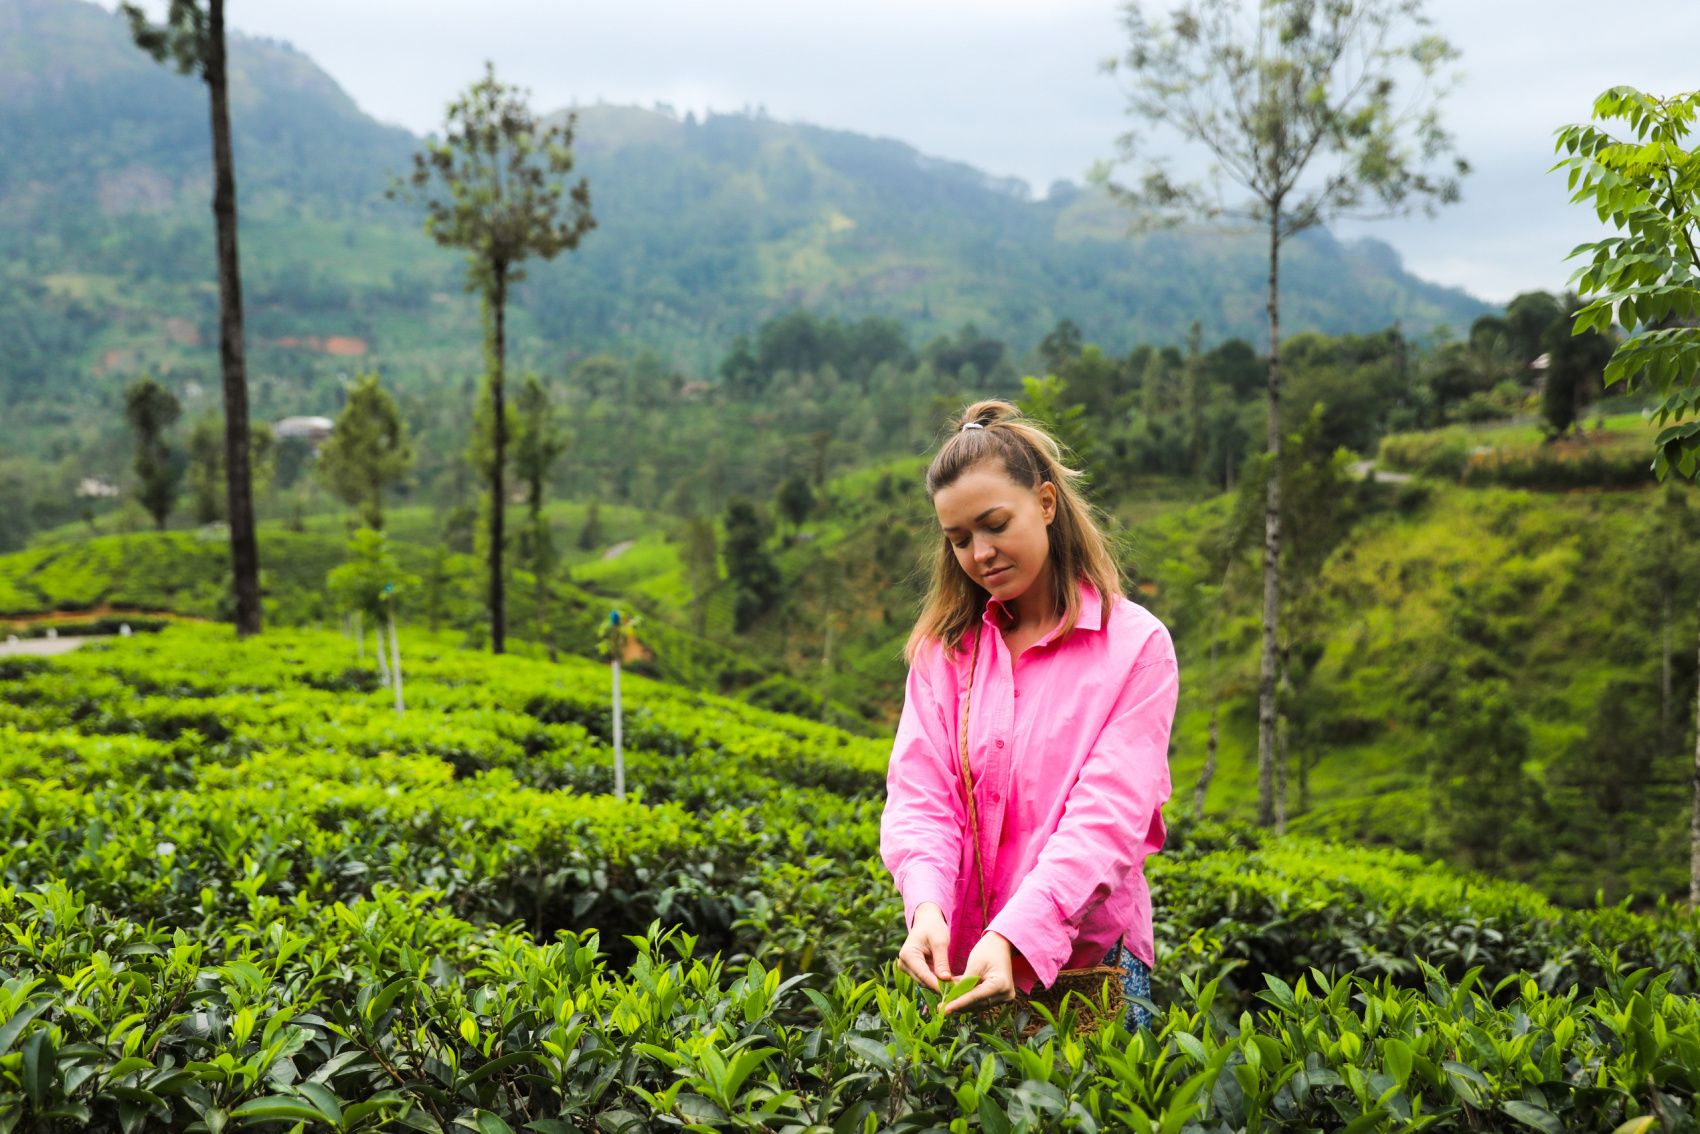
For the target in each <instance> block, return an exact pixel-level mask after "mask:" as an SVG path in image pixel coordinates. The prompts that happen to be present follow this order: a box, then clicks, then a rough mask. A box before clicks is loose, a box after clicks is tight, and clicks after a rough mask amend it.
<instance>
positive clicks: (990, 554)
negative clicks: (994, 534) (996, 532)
mask: <svg viewBox="0 0 1700 1134" xmlns="http://www.w3.org/2000/svg"><path fill="white" fill-rule="evenodd" d="M997 553H998V549H997V548H995V547H993V546H992V541H991V539H990V538H989V537H987V536H985V535H977V536H975V537H974V562H976V563H982V564H987V563H990V562H991V561H992V560H993V559H994V558H995V557H996V556H997Z"/></svg>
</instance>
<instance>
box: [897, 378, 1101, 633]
mask: <svg viewBox="0 0 1700 1134" xmlns="http://www.w3.org/2000/svg"><path fill="white" fill-rule="evenodd" d="M969 425H978V426H980V427H981V428H977V429H970V428H964V427H965V426H969ZM987 461H996V462H997V463H999V464H1001V465H1002V466H1003V469H1004V472H1005V473H1006V474H1007V475H1008V476H1009V479H1011V480H1013V481H1014V482H1015V483H1017V484H1019V485H1021V486H1022V487H1024V488H1037V487H1039V485H1041V484H1043V483H1045V482H1046V481H1049V482H1050V483H1051V484H1052V485H1053V486H1055V488H1056V492H1057V511H1056V515H1055V516H1054V517H1053V518H1052V520H1051V523H1050V524H1049V525H1048V527H1047V528H1046V537H1047V539H1048V540H1049V541H1050V559H1051V591H1052V596H1051V597H1052V601H1053V603H1054V605H1055V608H1056V609H1057V610H1059V611H1061V612H1062V625H1061V628H1060V630H1059V631H1058V634H1057V637H1059V638H1061V637H1064V636H1066V635H1067V634H1069V633H1071V632H1072V631H1073V630H1074V627H1075V624H1076V623H1077V622H1078V621H1079V620H1080V588H1079V584H1080V582H1081V581H1082V580H1084V581H1085V582H1088V583H1090V584H1092V586H1093V587H1094V588H1096V589H1097V591H1098V595H1099V597H1100V599H1101V600H1102V603H1103V609H1102V612H1101V618H1102V621H1103V622H1105V623H1107V622H1108V621H1109V617H1110V607H1111V606H1112V605H1113V604H1114V602H1115V596H1117V595H1119V594H1122V581H1121V570H1120V569H1119V568H1118V567H1117V566H1116V560H1115V556H1114V555H1112V554H1111V553H1110V546H1109V540H1108V539H1107V538H1106V537H1105V535H1104V531H1103V528H1102V526H1101V525H1100V523H1099V520H1098V516H1097V513H1096V511H1095V509H1094V508H1093V507H1092V505H1091V504H1089V503H1088V502H1087V500H1086V496H1085V494H1084V493H1083V492H1081V490H1080V487H1079V485H1078V481H1079V480H1080V479H1081V477H1082V475H1083V474H1082V473H1081V472H1080V470H1078V469H1071V468H1069V467H1068V466H1067V465H1065V464H1064V463H1063V457H1062V446H1061V445H1059V444H1057V440H1056V438H1054V437H1052V436H1051V435H1050V433H1048V432H1047V431H1046V430H1045V428H1044V427H1043V426H1042V425H1040V424H1038V423H1036V422H1034V421H1032V420H1031V419H1029V418H1025V417H1022V416H1021V413H1020V411H1019V410H1017V409H1016V408H1015V407H1014V406H1012V405H1010V404H1009V403H1008V402H999V401H985V402H975V403H974V404H973V405H971V406H969V407H968V408H967V409H965V410H963V411H962V416H961V417H960V418H959V419H958V420H957V422H956V430H955V432H954V433H953V434H952V435H951V436H950V437H948V438H947V439H946V440H945V442H944V444H943V445H941V446H940V447H939V451H938V455H937V456H935V457H934V458H933V461H932V464H930V465H928V466H927V498H928V499H929V500H931V499H932V498H933V497H934V496H936V495H937V494H938V493H939V492H940V491H941V490H943V489H945V488H948V487H950V486H951V485H952V484H955V483H956V481H957V478H959V477H961V476H962V474H963V473H965V472H967V471H968V470H969V469H971V468H974V467H975V466H977V465H980V464H983V463H985V462H987ZM990 597H991V592H990V591H988V590H986V588H984V587H982V586H981V585H980V584H979V583H978V582H977V581H976V580H974V579H973V578H972V577H971V576H970V575H969V574H968V573H967V572H966V571H964V570H963V569H962V566H961V564H959V563H957V561H956V555H955V553H954V552H953V551H952V549H951V546H950V540H948V539H947V538H945V536H944V534H943V533H942V532H941V533H940V534H939V542H938V549H937V551H936V552H935V553H934V555H933V560H932V571H931V578H930V580H929V581H928V584H927V597H926V600H925V601H924V602H923V603H922V604H921V614H920V617H919V618H917V619H916V620H915V628H914V630H912V631H910V633H909V641H908V642H907V643H906V644H905V645H904V647H903V658H904V660H905V661H907V662H911V663H912V662H913V661H914V660H915V653H916V651H917V650H919V649H920V648H921V646H922V645H923V644H924V643H926V642H927V641H929V640H937V641H939V642H940V643H942V644H943V645H944V646H945V647H946V648H947V649H949V650H952V651H957V650H961V649H963V648H964V639H966V638H967V636H968V631H969V630H970V629H972V628H973V627H974V626H975V625H976V624H977V623H978V622H979V621H980V618H981V616H982V614H983V613H984V611H985V609H986V600H987V599H989V598H990Z"/></svg>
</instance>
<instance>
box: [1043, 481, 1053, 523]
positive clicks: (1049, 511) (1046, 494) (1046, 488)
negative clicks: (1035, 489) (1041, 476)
mask: <svg viewBox="0 0 1700 1134" xmlns="http://www.w3.org/2000/svg"><path fill="white" fill-rule="evenodd" d="M1039 512H1040V514H1041V515H1042V516H1044V517H1045V523H1046V525H1047V526H1048V525H1049V524H1050V522H1051V521H1052V520H1054V519H1056V518H1057V486H1056V485H1054V484H1052V483H1051V482H1050V481H1048V480H1047V481H1045V482H1044V483H1043V484H1041V485H1040V486H1039Z"/></svg>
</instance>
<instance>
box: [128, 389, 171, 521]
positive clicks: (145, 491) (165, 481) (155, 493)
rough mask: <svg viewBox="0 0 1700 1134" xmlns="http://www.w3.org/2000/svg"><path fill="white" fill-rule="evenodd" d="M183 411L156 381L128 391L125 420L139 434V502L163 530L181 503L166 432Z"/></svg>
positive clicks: (137, 472)
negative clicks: (175, 504)
mask: <svg viewBox="0 0 1700 1134" xmlns="http://www.w3.org/2000/svg"><path fill="white" fill-rule="evenodd" d="M182 412H183V407H182V406H181V405H180V404H179V403H178V401H177V399H176V397H175V396H173V395H172V393H171V391H170V390H167V389H166V388H165V387H164V386H162V385H160V384H159V382H158V381H157V380H156V379H153V378H138V379H136V380H135V381H134V382H132V383H130V386H129V388H128V389H126V390H125V391H124V417H125V419H126V420H127V421H128V422H129V423H130V429H131V430H132V431H133V432H134V433H135V434H136V499H138V500H140V501H141V503H142V507H143V508H146V509H147V512H148V515H150V516H152V517H153V524H154V527H155V528H157V529H158V530H160V531H164V530H165V521H166V518H167V517H168V516H170V515H171V506H172V505H173V504H174V503H176V501H177V481H178V477H179V475H180V470H179V469H178V467H177V464H176V462H174V461H173V460H172V459H171V450H170V448H168V447H167V446H166V443H165V431H166V430H167V429H169V428H170V427H171V424H172V422H174V421H176V420H177V417H178V415H179V414H181V413H182Z"/></svg>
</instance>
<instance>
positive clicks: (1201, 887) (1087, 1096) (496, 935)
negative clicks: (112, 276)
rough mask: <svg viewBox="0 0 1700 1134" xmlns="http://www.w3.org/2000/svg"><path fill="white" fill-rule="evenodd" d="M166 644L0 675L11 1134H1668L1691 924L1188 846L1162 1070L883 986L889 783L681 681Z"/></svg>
mask: <svg viewBox="0 0 1700 1134" xmlns="http://www.w3.org/2000/svg"><path fill="white" fill-rule="evenodd" d="M409 651H410V652H409V655H408V656H407V657H406V658H405V659H404V661H405V667H406V671H407V699H408V710H407V713H406V714H405V715H403V716H400V717H398V716H397V715H396V714H395V712H394V710H393V708H392V707H391V703H390V695H389V693H388V691H386V690H379V689H375V688H373V682H372V680H371V678H370V676H369V675H368V674H366V673H365V672H364V671H360V670H358V669H353V668H351V667H350V666H349V664H348V662H349V660H350V659H349V652H350V650H349V644H348V643H347V642H345V641H343V640H342V639H340V638H337V637H335V636H333V635H315V634H308V633H302V634H289V633H273V634H268V635H267V636H266V637H265V638H264V639H263V640H259V641H252V642H246V643H236V642H233V641H232V640H231V639H230V638H229V637H228V631H226V630H223V629H217V628H213V629H209V628H189V627H179V628H173V629H170V630H168V631H165V632H163V633H161V634H159V635H157V636H145V637H138V638H133V639H129V640H127V641H125V642H123V643H121V644H119V643H113V644H110V645H105V644H100V645H92V646H88V647H85V648H84V649H82V650H80V651H77V652H75V653H72V654H69V655H66V656H64V657H62V658H58V659H54V660H53V661H51V662H48V661H39V660H28V661H25V660H21V659H11V660H5V661H0V1134H4V1132H6V1131H10V1130H67V1131H69V1130H79V1129H88V1128H93V1129H100V1130H119V1131H127V1132H128V1131H151V1130H206V1131H218V1130H221V1129H225V1128H232V1129H235V1128H255V1129H269V1130H280V1131H281V1130H289V1129H297V1128H299V1129H302V1130H304V1131H305V1130H366V1129H380V1128H382V1129H418V1130H440V1131H448V1130H450V1129H454V1128H461V1129H473V1130H481V1131H502V1130H527V1129H529V1130H534V1131H539V1132H552V1131H565V1130H601V1131H624V1130H633V1131H635V1130H649V1129H666V1128H691V1129H713V1130H721V1129H771V1130H796V1131H804V1130H821V1131H825V1130H833V1131H848V1130H927V1129H940V1130H947V1129H948V1130H958V1131H966V1130H972V1129H984V1130H989V1131H1002V1130H1007V1129H1034V1130H1037V1129H1080V1130H1098V1129H1121V1128H1132V1129H1136V1130H1168V1131H1182V1130H1198V1131H1213V1130H1220V1129H1234V1130H1237V1129H1265V1128H1276V1127H1279V1128H1282V1129H1354V1130H1369V1129H1418V1128H1433V1129H1447V1130H1450V1129H1458V1130H1484V1129H1495V1130H1497V1129H1505V1130H1513V1129H1517V1130H1521V1129H1530V1128H1533V1129H1539V1130H1558V1129H1565V1128H1580V1127H1587V1128H1599V1129H1607V1130H1610V1129H1613V1128H1615V1127H1617V1126H1619V1125H1620V1124H1624V1123H1629V1124H1630V1129H1631V1130H1653V1129H1692V1128H1694V1126H1695V1118H1694V1105H1695V1104H1694V1098H1695V1094H1696V1091H1697V1090H1700V1008H1697V1006H1696V1001H1695V999H1694V992H1695V989H1696V983H1697V976H1696V954H1695V946H1694V940H1695V931H1696V928H1697V926H1696V921H1695V918H1694V917H1693V916H1692V915H1691V914H1688V913H1686V912H1680V911H1675V910H1663V909H1661V910H1658V911H1654V912H1653V913H1650V914H1645V915H1644V914H1638V913H1632V912H1630V911H1628V910H1627V909H1625V908H1620V907H1610V908H1605V909H1597V910H1586V911H1567V910H1561V909H1557V908H1554V907H1552V906H1550V905H1549V904H1548V903H1547V902H1546V901H1544V900H1543V899H1542V898H1541V897H1540V896H1539V895H1538V894H1535V893H1534V892H1532V891H1529V890H1526V889H1523V888H1521V887H1516V886H1512V885H1508V884H1503V883H1495V882H1492V881H1489V880H1486V879H1482V878H1475V877H1463V876H1459V875H1457V874H1454V873H1451V872H1448V871H1446V870H1443V869H1441V868H1439V867H1437V866H1432V865H1429V864H1425V863H1423V862H1421V861H1419V860H1416V859H1414V858H1411V857H1409V856H1403V855H1395V854H1388V853H1385V852H1376V851H1370V850H1366V849H1361V848H1348V847H1341V846H1335V845H1330V844H1323V843H1317V842H1309V841H1304V840H1291V839H1289V840H1273V839H1264V838H1262V837H1260V836H1258V835H1255V834H1253V833H1249V832H1244V831H1238V830H1232V829H1227V828H1220V827H1187V826H1184V825H1181V826H1177V827H1176V829H1175V830H1174V832H1173V834H1172V837H1171V845H1170V847H1169V849H1168V850H1167V851H1166V852H1165V853H1164V854H1163V855H1162V856H1160V857H1159V858H1156V859H1154V860H1152V862H1151V863H1150V864H1148V871H1149V873H1150V876H1151V879H1152V889H1153V894H1154V899H1155V903H1156V907H1157V925H1156V932H1157V938H1158V942H1157V943H1158V954H1159V956H1158V968H1157V973H1156V980H1157V998H1158V1004H1157V1007H1158V1008H1159V1009H1160V1013H1159V1016H1158V1019H1157V1023H1156V1024H1155V1026H1154V1029H1153V1030H1152V1031H1142V1032H1139V1033H1137V1034H1132V1035H1130V1034H1129V1033H1128V1032H1127V1031H1126V1030H1125V1029H1123V1028H1121V1027H1119V1026H1116V1025H1110V1026H1107V1027H1106V1028H1104V1029H1102V1030H1101V1031H1099V1032H1097V1033H1094V1034H1093V1035H1091V1036H1089V1037H1086V1038H1083V1039H1075V1038H1070V1037H1069V1036H1068V1035H1067V1029H1066V1028H1064V1029H1062V1032H1063V1034H1062V1035H1059V1034H1058V1033H1057V1032H1056V1031H1055V1030H1053V1029H1050V1028H1047V1029H1045V1030H1043V1031H1041V1032H1040V1033H1039V1035H1038V1036H1036V1037H1034V1038H1033V1039H1031V1040H1028V1041H1021V1040H1020V1039H1019V1038H1018V1035H1019V1030H1018V1028H1017V1027H1016V1026H1015V1025H1016V1024H1017V1023H1018V1021H1010V1020H1007V1019H1006V1020H998V1021H993V1020H985V1019H956V1018H953V1019H950V1020H941V1019H940V1018H938V1017H937V1016H936V1014H934V1013H932V1012H931V1011H930V1010H929V1009H930V1008H931V1007H933V1006H934V1005H935V1004H936V1001H937V998H936V996H934V994H931V993H928V992H926V991H925V990H922V989H918V988H917V987H916V986H915V985H913V983H912V982H910V981H908V979H907V978H905V977H902V976H900V975H899V974H898V973H897V972H896V971H895V966H894V965H892V963H891V958H892V957H893V955H894V954H895V950H896V948H897V946H898V944H900V942H901V938H902V915H901V906H900V904H899V903H898V902H897V901H896V896H895V894H894V893H893V892H892V889H891V885H890V881H889V879H888V878H887V876H886V875H885V873H884V870H883V868H882V867H881V866H880V864H879V861H878V857H877V854H876V851H877V844H878V823H879V809H880V806H881V802H882V799H883V765H884V760H885V757H886V748H887V746H886V745H885V744H884V743H882V742H880V741H870V740H867V739H864V738H859V737H854V736H850V735H848V734H845V733H841V732H837V731H835V730H832V729H829V728H825V727H823V726H820V725H817V724H813V723H810V722H807V721H802V720H798V719H795V718H790V717H785V716H782V715H778V714H772V713H767V712H764V711H762V710H759V709H755V708H752V707H750V706H748V705H745V704H741V703H739V702H736V701H729V700H723V699H719V698H715V697H711V696H707V695H704V694H699V693H696V692H691V691H685V690H680V689H676V688H673V687H669V686H666V685H662V684H658V683H654V682H648V681H643V680H641V679H639V680H633V681H631V682H629V683H628V685H627V704H628V716H627V720H626V730H625V736H626V739H627V742H628V748H627V752H626V756H627V761H628V766H627V782H628V784H629V785H631V787H632V789H633V790H632V792H631V796H630V798H629V799H627V800H626V801H623V802H622V801H617V800H615V799H613V798H612V797H611V796H610V795H608V794H607V793H608V792H609V791H610V790H611V787H612V753H611V751H610V750H609V748H608V746H607V737H608V732H609V729H608V720H607V710H606V683H607V675H606V673H605V671H603V670H602V669H601V668H600V667H597V666H595V665H592V664H589V663H580V662H576V661H569V662H568V663H566V664H563V665H560V666H546V665H543V664H541V663H536V662H528V661H524V660H520V659H513V658H491V657H488V656H484V655H477V654H469V653H466V652H463V651H459V650H457V649H455V648H453V647H452V646H449V645H448V644H447V642H446V640H442V641H437V640H429V641H424V642H415V643H411V644H410V645H409Z"/></svg>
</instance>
